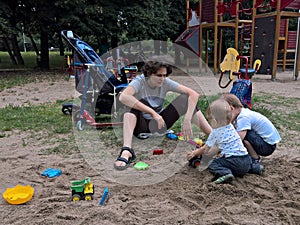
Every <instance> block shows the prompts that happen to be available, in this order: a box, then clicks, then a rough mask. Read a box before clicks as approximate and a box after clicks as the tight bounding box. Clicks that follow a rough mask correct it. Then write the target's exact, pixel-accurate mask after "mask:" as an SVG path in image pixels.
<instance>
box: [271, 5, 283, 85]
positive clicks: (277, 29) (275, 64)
mask: <svg viewBox="0 0 300 225" xmlns="http://www.w3.org/2000/svg"><path fill="white" fill-rule="evenodd" d="M280 4H281V1H277V5H276V26H275V40H274V55H273V68H272V80H275V79H276V72H277V58H278V45H279V41H278V40H279V33H280V18H281V15H280Z"/></svg>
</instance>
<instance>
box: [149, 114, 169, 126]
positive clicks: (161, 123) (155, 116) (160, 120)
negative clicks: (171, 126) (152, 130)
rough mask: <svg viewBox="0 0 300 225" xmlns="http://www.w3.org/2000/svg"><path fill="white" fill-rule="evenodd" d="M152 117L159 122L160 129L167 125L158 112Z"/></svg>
mask: <svg viewBox="0 0 300 225" xmlns="http://www.w3.org/2000/svg"><path fill="white" fill-rule="evenodd" d="M152 117H153V119H154V120H155V121H156V122H157V127H158V129H161V128H163V127H164V126H165V125H166V124H165V121H164V119H163V117H162V116H161V115H159V114H158V113H155V115H153V116H152Z"/></svg>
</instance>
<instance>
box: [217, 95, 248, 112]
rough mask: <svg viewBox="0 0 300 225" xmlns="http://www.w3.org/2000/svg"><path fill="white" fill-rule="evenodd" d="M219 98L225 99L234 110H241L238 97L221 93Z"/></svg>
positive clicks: (241, 106)
mask: <svg viewBox="0 0 300 225" xmlns="http://www.w3.org/2000/svg"><path fill="white" fill-rule="evenodd" d="M221 98H223V99H225V101H226V102H228V104H229V105H230V106H232V107H234V108H236V109H237V108H243V105H242V103H241V101H240V99H239V98H238V97H236V96H235V95H234V94H230V93H223V94H222V96H221Z"/></svg>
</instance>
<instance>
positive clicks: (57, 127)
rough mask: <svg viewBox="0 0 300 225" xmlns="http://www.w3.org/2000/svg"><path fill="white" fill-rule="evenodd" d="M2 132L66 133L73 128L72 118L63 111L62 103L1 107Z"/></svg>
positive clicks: (0, 130) (0, 126)
mask: <svg viewBox="0 0 300 225" xmlns="http://www.w3.org/2000/svg"><path fill="white" fill-rule="evenodd" d="M0 117H1V120H0V132H4V131H11V130H21V131H30V130H31V131H35V132H37V131H40V130H47V131H48V132H49V133H54V134H64V133H68V132H70V131H71V130H72V123H71V120H70V119H68V118H67V117H66V116H65V115H63V114H62V112H61V104H58V103H57V104H42V105H37V106H24V107H21V106H7V107H5V108H3V109H0Z"/></svg>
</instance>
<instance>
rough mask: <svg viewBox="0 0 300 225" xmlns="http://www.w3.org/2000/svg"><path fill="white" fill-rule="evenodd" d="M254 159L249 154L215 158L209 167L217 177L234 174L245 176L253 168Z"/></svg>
mask: <svg viewBox="0 0 300 225" xmlns="http://www.w3.org/2000/svg"><path fill="white" fill-rule="evenodd" d="M251 163H252V159H251V157H250V156H249V155H245V156H231V157H227V158H226V157H221V158H217V159H214V160H213V161H212V162H211V164H210V165H209V167H208V169H209V171H210V172H211V173H213V174H214V175H216V176H217V177H221V176H224V175H226V174H232V175H234V176H237V177H243V176H244V175H245V174H246V173H248V171H249V170H250V168H251Z"/></svg>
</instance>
